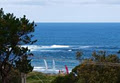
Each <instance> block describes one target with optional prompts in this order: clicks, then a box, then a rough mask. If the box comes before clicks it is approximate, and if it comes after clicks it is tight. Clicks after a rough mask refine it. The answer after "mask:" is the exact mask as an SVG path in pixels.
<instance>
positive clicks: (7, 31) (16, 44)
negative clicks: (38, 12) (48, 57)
mask: <svg viewBox="0 0 120 83" xmlns="http://www.w3.org/2000/svg"><path fill="white" fill-rule="evenodd" d="M35 26H36V25H35V24H34V22H29V20H28V19H26V16H23V17H22V18H17V17H16V16H14V15H13V14H10V13H7V14H5V13H4V12H3V9H0V74H1V77H2V80H3V81H5V79H6V80H7V79H9V78H7V76H8V74H9V72H10V71H11V68H15V69H18V70H19V69H20V71H21V68H20V67H19V66H18V64H19V65H20V66H21V67H24V68H25V66H24V65H23V64H21V63H17V65H16V63H15V62H20V61H22V63H23V62H24V60H22V59H23V58H22V57H24V56H27V57H29V56H31V55H32V53H30V50H29V49H28V48H27V47H21V45H25V44H33V43H34V42H36V40H32V37H33V35H32V34H31V33H32V32H34V27H35ZM25 65H26V66H27V65H28V66H29V68H28V66H27V67H26V68H27V69H24V71H22V72H26V73H28V72H27V71H31V70H32V67H30V66H31V64H30V60H27V58H26V61H25ZM29 69H30V70H29ZM3 83H5V82H3Z"/></svg>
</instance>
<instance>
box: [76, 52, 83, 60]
mask: <svg viewBox="0 0 120 83" xmlns="http://www.w3.org/2000/svg"><path fill="white" fill-rule="evenodd" d="M82 56H83V52H81V51H79V52H77V53H76V59H77V60H78V61H79V62H81V61H82Z"/></svg>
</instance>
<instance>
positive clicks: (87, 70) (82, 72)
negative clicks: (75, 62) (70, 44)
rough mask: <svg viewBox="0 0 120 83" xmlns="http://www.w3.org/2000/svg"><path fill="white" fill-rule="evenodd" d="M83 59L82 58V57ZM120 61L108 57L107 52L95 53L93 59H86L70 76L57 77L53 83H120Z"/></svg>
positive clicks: (116, 57)
mask: <svg viewBox="0 0 120 83" xmlns="http://www.w3.org/2000/svg"><path fill="white" fill-rule="evenodd" d="M80 57H81V56H80ZM119 82H120V59H119V57H118V56H117V55H114V54H111V55H107V54H106V52H105V51H99V52H93V54H92V58H91V59H85V60H84V61H83V62H82V63H81V64H80V65H79V66H77V67H75V68H74V69H73V70H72V72H71V73H70V74H69V75H66V76H64V77H61V76H60V77H57V78H56V79H55V80H54V81H53V82H52V83H119Z"/></svg>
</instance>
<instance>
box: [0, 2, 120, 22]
mask: <svg viewBox="0 0 120 83" xmlns="http://www.w3.org/2000/svg"><path fill="white" fill-rule="evenodd" d="M0 7H1V8H4V11H5V12H6V13H7V12H10V13H14V14H15V15H16V16H17V17H21V16H23V15H26V16H27V18H29V19H30V20H31V21H33V20H34V21H35V22H120V0H1V1H0Z"/></svg>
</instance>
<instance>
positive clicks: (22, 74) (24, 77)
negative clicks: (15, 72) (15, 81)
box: [21, 73, 26, 83]
mask: <svg viewBox="0 0 120 83" xmlns="http://www.w3.org/2000/svg"><path fill="white" fill-rule="evenodd" d="M21 83H26V74H25V73H21Z"/></svg>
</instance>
